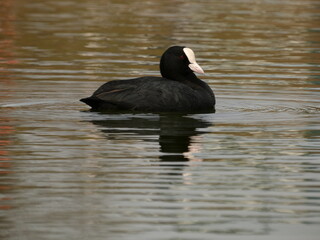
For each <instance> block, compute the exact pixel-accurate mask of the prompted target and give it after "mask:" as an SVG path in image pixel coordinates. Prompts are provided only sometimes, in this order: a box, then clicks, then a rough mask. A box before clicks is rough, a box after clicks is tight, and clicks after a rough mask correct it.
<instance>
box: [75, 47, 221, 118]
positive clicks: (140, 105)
mask: <svg viewBox="0 0 320 240" xmlns="http://www.w3.org/2000/svg"><path fill="white" fill-rule="evenodd" d="M160 72H161V75H162V77H151V76H149V77H139V78H134V79H128V80H114V81H110V82H107V83H105V84H103V85H102V86H101V87H99V88H98V89H97V90H96V91H95V92H94V93H93V94H92V96H91V97H88V98H83V99H81V100H80V101H82V102H84V103H86V104H88V105H89V106H90V107H91V108H92V110H101V111H114V110H130V111H142V112H204V111H205V112H214V111H215V96H214V93H213V91H212V90H211V88H210V87H209V86H208V84H206V83H205V82H203V81H201V80H200V79H199V78H197V76H196V75H195V74H194V73H193V72H196V73H204V72H203V70H202V68H201V67H200V66H199V65H198V64H197V62H196V60H195V55H194V53H193V51H192V50H191V49H190V48H186V47H181V46H173V47H170V48H168V49H167V50H166V51H165V52H164V54H163V55H162V57H161V60H160Z"/></svg>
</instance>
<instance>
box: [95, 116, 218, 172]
mask: <svg viewBox="0 0 320 240" xmlns="http://www.w3.org/2000/svg"><path fill="white" fill-rule="evenodd" d="M92 122H93V123H94V124H95V125H98V126H99V127H100V128H101V127H102V129H101V131H102V132H104V133H106V137H107V138H108V139H110V136H112V137H111V138H114V136H115V135H116V138H117V139H126V138H127V137H128V136H131V135H134V136H137V135H139V137H140V140H143V141H145V142H148V141H152V140H151V139H153V138H150V136H156V135H158V138H155V139H158V142H159V145H160V152H161V155H160V160H161V161H164V162H171V166H172V163H174V162H186V161H191V160H193V161H194V160H197V159H196V158H194V156H193V153H194V152H196V151H198V150H199V148H200V147H199V146H197V143H196V142H194V140H195V138H197V137H200V135H201V134H204V133H205V128H208V127H209V126H211V125H212V123H211V122H208V121H205V120H202V119H198V118H194V117H192V115H190V116H189V115H179V114H160V115H156V114H151V115H143V114H127V115H126V114H124V115H123V114H119V115H118V116H117V115H115V114H112V115H109V114H108V115H106V118H105V119H104V120H96V121H92ZM200 129H201V130H200ZM111 134H112V135H111ZM177 165H179V164H178V163H177Z"/></svg>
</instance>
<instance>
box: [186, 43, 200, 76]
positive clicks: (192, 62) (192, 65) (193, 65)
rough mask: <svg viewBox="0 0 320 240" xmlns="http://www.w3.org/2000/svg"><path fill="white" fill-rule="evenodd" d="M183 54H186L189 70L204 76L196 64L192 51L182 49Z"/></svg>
mask: <svg viewBox="0 0 320 240" xmlns="http://www.w3.org/2000/svg"><path fill="white" fill-rule="evenodd" d="M183 51H184V53H185V54H186V56H187V58H188V60H189V62H190V64H189V68H190V69H191V70H192V71H194V72H196V73H201V74H204V71H203V69H202V68H201V67H200V66H199V64H198V63H197V62H196V57H195V55H194V52H193V51H192V49H190V48H184V49H183Z"/></svg>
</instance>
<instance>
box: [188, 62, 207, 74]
mask: <svg viewBox="0 0 320 240" xmlns="http://www.w3.org/2000/svg"><path fill="white" fill-rule="evenodd" d="M189 68H190V69H191V70H192V71H194V72H196V73H201V74H204V71H203V69H202V68H201V67H200V66H199V64H198V63H196V62H194V63H191V64H189Z"/></svg>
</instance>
